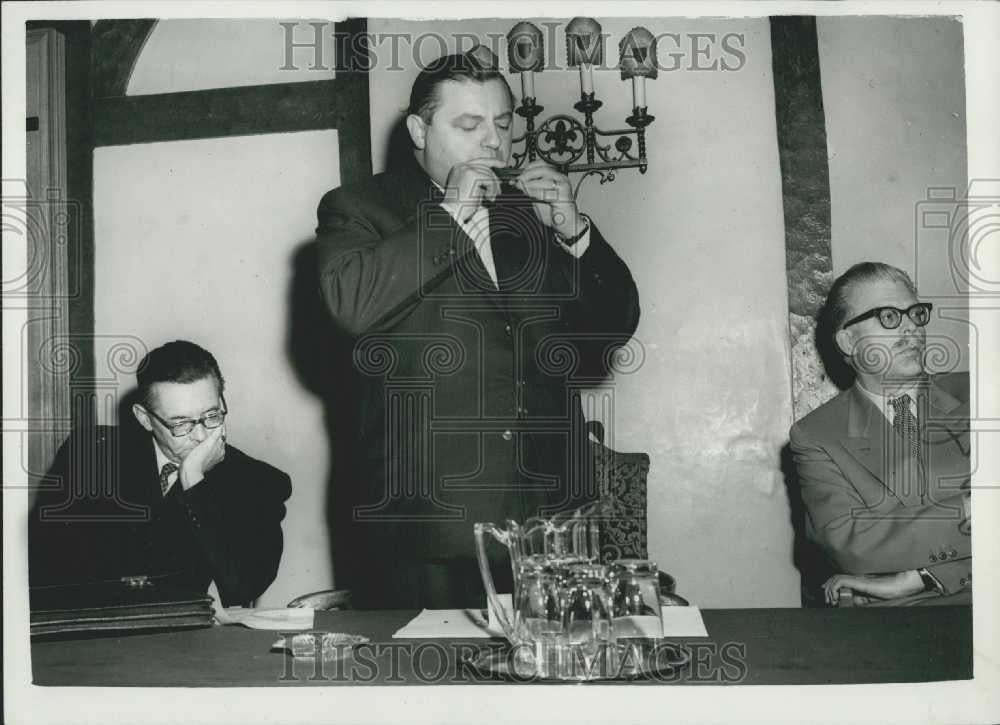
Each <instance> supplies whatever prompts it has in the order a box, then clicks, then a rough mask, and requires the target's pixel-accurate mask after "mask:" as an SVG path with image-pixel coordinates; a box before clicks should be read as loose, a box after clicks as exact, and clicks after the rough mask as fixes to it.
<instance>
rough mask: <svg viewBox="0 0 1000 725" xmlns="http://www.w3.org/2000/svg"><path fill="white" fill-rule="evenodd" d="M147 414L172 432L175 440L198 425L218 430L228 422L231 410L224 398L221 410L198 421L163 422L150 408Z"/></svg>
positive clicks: (212, 411) (214, 411) (212, 412)
mask: <svg viewBox="0 0 1000 725" xmlns="http://www.w3.org/2000/svg"><path fill="white" fill-rule="evenodd" d="M146 412H147V413H149V414H150V415H151V416H153V417H154V418H156V419H157V420H158V421H160V423H162V424H163V426H164V427H165V428H167V429H168V430H169V431H170V435H172V436H173V437H174V438H183V437H184V436H186V435H188V434H189V433H190V432H191V431H193V430H194V429H195V426H197V425H203V426H205V427H206V428H208V429H212V428H218V427H219V426H220V425H222V424H223V423H224V422H225V421H226V413H228V412H229V410H228V408H227V407H226V399H225V398H222V407H221V408H218V409H216V410H210V411H209V412H207V413H205V415H203V416H201V417H200V418H197V419H191V418H188V419H186V420H163V418H161V417H160V416H158V415H157V414H156V413H154V412H153V411H152V410H150V409H149V408H146Z"/></svg>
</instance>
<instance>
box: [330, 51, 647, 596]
mask: <svg viewBox="0 0 1000 725" xmlns="http://www.w3.org/2000/svg"><path fill="white" fill-rule="evenodd" d="M482 51H483V49H480V50H479V51H478V52H477V53H473V52H471V51H470V52H469V53H466V54H462V55H452V56H446V57H443V58H440V59H438V60H437V61H435V62H434V63H432V64H431V65H430V66H428V67H427V68H425V69H424V70H422V71H421V72H420V73H419V74H418V76H417V78H416V80H415V82H414V84H413V88H412V92H411V95H410V104H409V108H408V112H407V116H406V120H405V122H406V130H407V132H408V136H409V140H410V142H411V144H412V158H410V159H409V160H408V163H404V164H403V168H400V169H396V170H393V171H390V172H387V173H382V174H377V175H375V176H373V177H372V178H370V179H367V180H365V181H362V182H360V183H358V184H355V185H353V186H349V187H345V188H339V189H335V190H333V191H331V192H329V193H328V194H326V196H324V198H323V200H322V202H321V203H320V206H319V211H318V218H319V226H318V230H317V232H318V239H317V241H318V251H319V281H320V286H321V291H322V294H323V297H324V300H325V302H326V307H327V309H328V311H329V314H330V316H331V318H332V320H333V323H334V327H335V332H336V333H337V334H338V336H339V339H342V340H344V341H346V347H347V348H348V349H349V350H350V358H351V364H350V365H349V366H348V367H349V369H348V371H347V372H346V374H345V377H344V379H343V380H341V381H338V384H339V385H340V386H341V390H342V391H344V392H346V393H347V396H346V397H347V399H348V402H347V403H346V404H345V405H344V406H342V407H341V408H340V409H338V410H336V411H335V413H334V415H335V416H337V417H338V420H339V421H341V423H342V427H343V428H347V429H349V430H348V431H347V432H346V435H347V436H348V441H347V442H346V444H344V445H343V449H344V456H342V457H341V461H340V468H339V471H338V473H337V474H335V476H334V478H335V481H334V486H335V490H334V492H333V500H334V521H333V531H334V537H335V543H334V548H335V551H334V554H335V563H334V570H335V576H336V577H337V586H338V588H349V589H351V590H352V592H353V593H354V596H355V603H356V604H357V605H358V606H361V607H365V606H380V607H432V608H442V607H444V608H447V607H457V606H477V607H478V606H483V604H484V601H485V595H484V593H483V586H482V581H481V579H480V575H479V572H478V569H477V565H476V563H475V557H474V555H473V536H472V531H473V524H474V523H475V522H477V521H495V522H503V521H504V520H505V519H507V518H513V519H516V520H518V521H522V522H523V521H524V520H525V519H527V518H528V517H531V516H537V515H539V514H541V513H544V512H549V513H551V512H554V511H558V510H564V509H568V508H572V507H574V506H578V505H581V504H583V503H586V502H588V501H590V500H593V499H594V498H596V491H595V490H594V486H593V481H592V478H588V476H587V466H588V465H589V463H588V460H587V459H586V452H587V445H586V440H587V436H586V432H585V425H584V423H585V421H584V418H583V414H582V410H581V408H580V403H579V398H578V396H576V395H574V390H575V389H576V388H575V387H574V385H576V386H577V387H583V385H584V383H585V382H586V381H589V382H590V383H591V384H592V383H593V382H595V381H598V380H600V379H601V378H602V377H603V376H604V375H605V374H606V372H607V369H606V365H607V362H608V360H609V358H610V353H612V352H613V351H614V349H615V347H617V346H620V345H622V344H624V343H625V342H627V341H628V339H629V337H630V336H631V334H632V333H633V331H634V330H635V328H636V325H637V323H638V319H639V303H638V294H637V291H636V288H635V284H634V282H633V281H632V277H631V275H630V273H629V271H628V268H627V267H626V266H625V264H624V263H623V262H622V260H621V259H619V257H618V255H617V254H615V252H614V251H613V250H612V248H611V246H610V245H609V244H608V242H607V241H605V239H604V237H603V236H602V235H601V233H600V232H599V231H598V229H597V227H596V225H595V224H593V223H592V221H591V220H590V219H589V218H588V217H587V216H586V215H584V214H582V213H581V212H580V211H579V209H578V208H577V205H576V202H575V200H574V198H573V193H572V188H571V184H570V182H569V179H568V178H567V177H566V176H565V175H564V174H562V173H559V172H558V171H557V170H556V169H553V168H551V167H549V166H548V165H546V164H544V163H543V162H541V161H536V162H533V163H528V164H526V165H525V166H524V167H523V168H522V169H521V173H520V175H519V176H518V177H517V179H516V180H514V181H513V182H512V184H511V183H507V184H503V185H501V180H500V178H499V176H498V173H500V174H504V173H505V172H502V171H501V170H502V169H504V168H506V167H507V165H508V163H509V161H510V157H511V140H512V129H513V100H512V96H511V91H510V88H509V87H508V85H507V82H506V80H505V79H504V77H503V75H502V74H501V73H500V72H499V71H498V70H497V67H496V62H495V61H496V59H495V58H492V60H491V59H490V55H491V54H488V53H483V52H482ZM335 458H336V455H335ZM502 569H503V567H500V570H499V571H498V572H497V576H498V577H501V580H502V579H503V571H502ZM506 569H507V571H506V580H509V579H510V571H509V570H510V566H509V564H507V566H506ZM501 586H502V585H501ZM508 591H509V589H508Z"/></svg>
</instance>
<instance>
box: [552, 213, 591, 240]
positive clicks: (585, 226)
mask: <svg viewBox="0 0 1000 725" xmlns="http://www.w3.org/2000/svg"><path fill="white" fill-rule="evenodd" d="M580 216H582V217H583V222H584V223H583V229H581V230H580V231H578V232H577V233H576V234H574V235H573V236H572V237H562V238H560V240H559V241H561V242H562V243H563V244H565V245H566V246H567V247H572V246H573V245H574V244H576V243H577V242H579V241H580V240H581V239H583V235H584V234H586V233H587V232H588V231H590V217H589V216H587V215H586V214H582V213H581V214H580Z"/></svg>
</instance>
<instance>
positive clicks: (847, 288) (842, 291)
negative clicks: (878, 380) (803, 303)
mask: <svg viewBox="0 0 1000 725" xmlns="http://www.w3.org/2000/svg"><path fill="white" fill-rule="evenodd" d="M880 281H887V282H900V283H902V284H904V285H906V288H907V289H909V290H910V292H912V293H913V296H914V297H916V296H917V287H916V285H914V284H913V280H912V279H910V276H909V275H908V274H907V273H906V272H904V271H903V270H901V269H899V268H898V267H893V266H892V265H890V264H884V263H882V262H860V263H859V264H855V265H854V266H853V267H851V268H850V269H848V270H847V271H846V272H844V273H843V274H842V275H840V276H839V277H837V279H836V280H834V283H833V285H832V286H831V287H830V293H829V294H828V295H827V296H826V304H825V305H824V308H823V313H822V314H823V316H824V317H825V318H826V323H827V325H828V326H829V331H830V334H831V335H836V334H837V331H838V330H840V326H841V325H843V324H844V322H846V321H847V316H848V315H849V314H850V313H851V310H850V304H849V303H848V297H849V296H850V293H851V290H852V288H854V287H855V286H857V285H859V284H865V283H868V282H880Z"/></svg>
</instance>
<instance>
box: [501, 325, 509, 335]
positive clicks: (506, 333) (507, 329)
mask: <svg viewBox="0 0 1000 725" xmlns="http://www.w3.org/2000/svg"><path fill="white" fill-rule="evenodd" d="M503 333H504V334H505V335H506V336H507V337H510V336H511V329H510V325H504V326H503Z"/></svg>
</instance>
